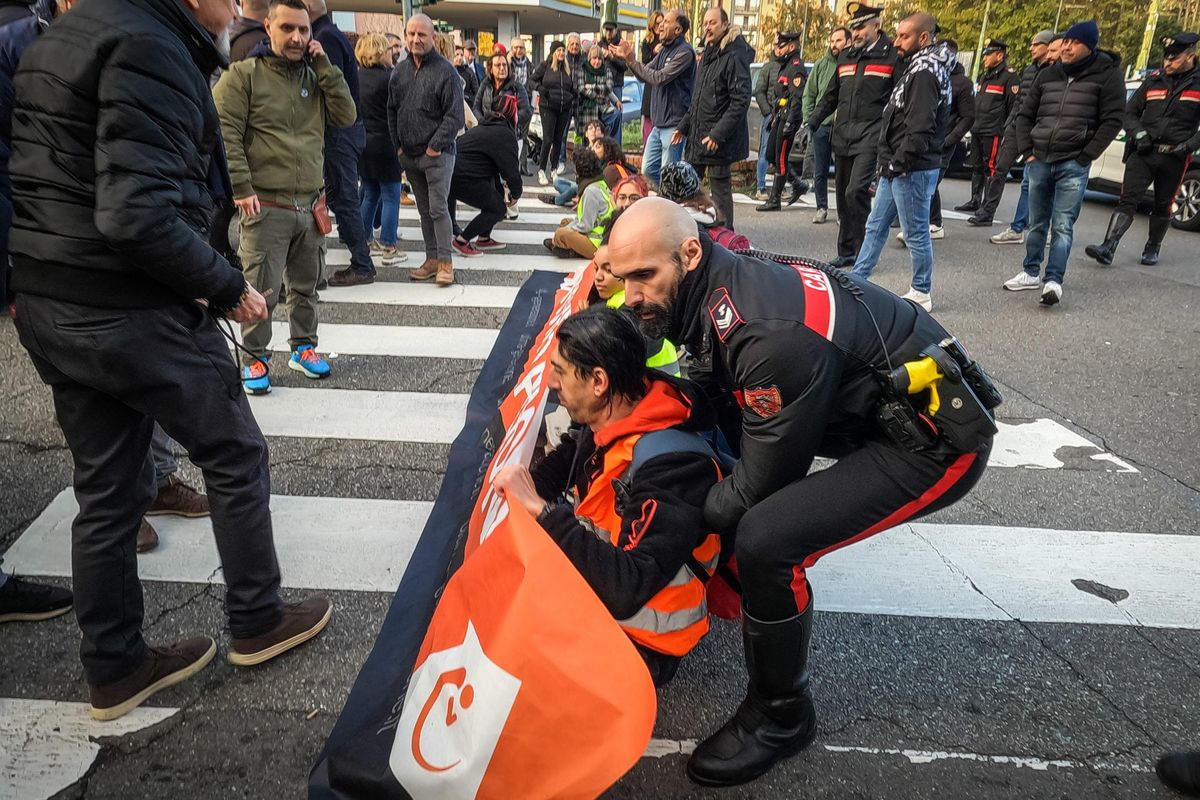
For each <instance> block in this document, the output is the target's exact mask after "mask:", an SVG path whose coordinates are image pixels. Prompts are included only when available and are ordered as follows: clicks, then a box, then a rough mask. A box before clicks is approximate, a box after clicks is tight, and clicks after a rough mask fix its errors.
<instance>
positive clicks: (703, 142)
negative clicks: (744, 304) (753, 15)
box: [671, 8, 754, 228]
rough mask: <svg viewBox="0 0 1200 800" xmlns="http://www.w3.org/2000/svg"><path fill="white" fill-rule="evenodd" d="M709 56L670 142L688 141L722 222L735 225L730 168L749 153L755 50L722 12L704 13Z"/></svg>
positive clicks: (687, 156)
mask: <svg viewBox="0 0 1200 800" xmlns="http://www.w3.org/2000/svg"><path fill="white" fill-rule="evenodd" d="M701 30H702V31H703V32H704V43H705V46H704V53H703V55H702V56H701V57H700V65H699V66H698V67H697V70H696V84H695V86H694V88H693V89H692V103H691V105H690V106H688V110H687V113H686V114H685V115H684V117H683V121H682V122H680V123H679V127H678V129H677V130H676V131H675V134H674V136H673V137H672V138H671V143H672V144H676V143H677V140H678V142H682V141H683V140H684V137H687V147H686V150H685V155H684V160H685V161H689V162H691V164H692V166H694V167H695V168H696V174H698V175H699V176H700V178H701V179H703V178H704V174H705V172H707V173H708V185H709V188H710V189H711V190H712V199H713V205H715V206H716V209H717V222H718V223H720V224H721V225H726V226H728V227H730V228H732V227H733V186H732V185H731V184H730V172H729V168H730V166H731V165H732V164H733V163H734V162H735V161H741V160H743V159H745V158H746V157H747V156H748V155H750V129H749V127H748V126H747V125H746V111H747V110H748V109H749V108H750V94H751V87H750V62H751V61H753V60H754V50H752V49H751V47H750V45H748V44H746V40H745V39H743V38H742V30H741V28H732V27H730V25H729V15H728V14H726V13H725V11H724V10H722V9H720V8H710V9H709V10H708V11H706V12H704V20H703V22H702V23H701Z"/></svg>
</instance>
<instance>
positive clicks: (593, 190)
mask: <svg viewBox="0 0 1200 800" xmlns="http://www.w3.org/2000/svg"><path fill="white" fill-rule="evenodd" d="M572 160H573V161H574V162H575V177H576V178H577V179H578V180H579V203H578V204H577V205H576V207H575V219H574V220H571V219H564V220H563V221H562V225H561V226H560V227H559V229H558V230H557V231H555V232H554V236H553V237H552V238H550V239H546V240H544V241H543V242H542V244H543V245H544V246H545V247H546V249H547V250H549V251H550V252H551V253H554V255H556V256H558V257H559V258H575V257H576V256H583V257H584V258H591V257H592V256H594V255H595V254H596V248H597V247H598V246H599V245H600V236H601V234H602V233H603V231H604V223H605V221H607V220H608V218H609V217H610V216H612V213H613V210H614V206H613V202H612V194H611V193H610V192H609V190H608V184H606V183H605V182H604V176H603V174H602V168H601V164H600V159H598V158H596V154H595V153H593V152H592V151H591V150H589V149H588V148H586V147H576V148H575V153H574V156H573V158H572Z"/></svg>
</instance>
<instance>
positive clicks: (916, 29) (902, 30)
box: [893, 11, 937, 58]
mask: <svg viewBox="0 0 1200 800" xmlns="http://www.w3.org/2000/svg"><path fill="white" fill-rule="evenodd" d="M936 30H937V20H935V19H934V18H933V16H932V15H930V14H926V13H925V12H924V11H918V12H917V13H916V14H911V15H909V16H907V17H905V18H904V19H903V20H901V21H900V24H899V25H898V26H896V41H895V42H894V43H893V44H895V46H896V53H897V54H899V56H900V57H901V58H908V57H910V56H912V54H913V53H916V52H917V51H918V50H921V49H923V48H926V47H928V46H929V45H931V44H933V38H934V31H936Z"/></svg>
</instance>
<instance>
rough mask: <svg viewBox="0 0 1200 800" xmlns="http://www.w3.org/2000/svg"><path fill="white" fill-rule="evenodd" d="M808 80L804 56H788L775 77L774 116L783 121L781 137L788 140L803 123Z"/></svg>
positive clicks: (798, 54)
mask: <svg viewBox="0 0 1200 800" xmlns="http://www.w3.org/2000/svg"><path fill="white" fill-rule="evenodd" d="M807 80H808V67H806V66H804V56H802V55H800V53H795V54H794V55H792V56H790V57H789V58H788V59H787V60H786V61H785V62H784V63H783V66H782V67H781V68H780V70H779V74H778V75H776V76H775V91H774V92H773V94H774V96H775V115H776V116H777V117H781V118H782V119H783V136H784V138H785V139H790V138H792V136H794V135H795V134H796V131H797V130H798V129H799V128H800V123H801V122H803V121H804V83H805V81H807Z"/></svg>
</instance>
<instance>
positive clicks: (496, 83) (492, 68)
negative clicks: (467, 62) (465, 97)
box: [471, 51, 533, 131]
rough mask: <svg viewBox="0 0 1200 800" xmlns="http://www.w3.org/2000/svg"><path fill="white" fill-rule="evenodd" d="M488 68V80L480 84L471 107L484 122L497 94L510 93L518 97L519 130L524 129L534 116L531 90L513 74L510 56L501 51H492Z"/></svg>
mask: <svg viewBox="0 0 1200 800" xmlns="http://www.w3.org/2000/svg"><path fill="white" fill-rule="evenodd" d="M486 70H487V75H486V80H484V82H483V83H481V84H480V85H479V91H478V92H476V93H475V103H474V106H473V107H472V109H471V110H472V111H474V112H475V117H476V118H477V119H478V120H479V121H480V122H481V123H482V122H483V119H484V117H486V116H487V115H488V113H489V112H490V111H491V110H492V108H493V106H492V103H493V102H494V101H495V99H496V96H497V95H506V94H510V95H512V96H513V97H515V98H516V99H517V130H519V131H520V130H524V129H525V128H526V127H527V126H528V125H529V118H530V117H532V116H533V109H532V108H531V107H530V105H529V92H527V91H525V87H524V86H522V85H521V84H520V82H519V81H517V80H516V79H515V78H514V77H513V75H512V70H511V68H510V67H509V65H508V57H507V56H506V55H504V53H501V52H499V51H497V52H495V53H492V57H491V58H489V59H488V61H487V65H486Z"/></svg>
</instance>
